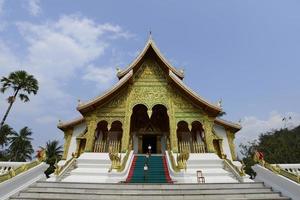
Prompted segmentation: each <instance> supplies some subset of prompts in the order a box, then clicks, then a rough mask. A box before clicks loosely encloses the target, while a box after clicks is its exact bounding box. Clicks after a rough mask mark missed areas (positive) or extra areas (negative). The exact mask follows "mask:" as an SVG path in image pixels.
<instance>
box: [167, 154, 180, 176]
mask: <svg viewBox="0 0 300 200" xmlns="http://www.w3.org/2000/svg"><path fill="white" fill-rule="evenodd" d="M168 154H169V158H170V160H171V165H172V168H173V170H174V171H175V172H180V169H179V168H178V166H177V165H176V163H175V158H174V156H173V154H172V151H170V150H168Z"/></svg>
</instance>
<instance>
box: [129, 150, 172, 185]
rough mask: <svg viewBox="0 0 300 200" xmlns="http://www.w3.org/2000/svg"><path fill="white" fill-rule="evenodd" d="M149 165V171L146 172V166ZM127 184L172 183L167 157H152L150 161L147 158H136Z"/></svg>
mask: <svg viewBox="0 0 300 200" xmlns="http://www.w3.org/2000/svg"><path fill="white" fill-rule="evenodd" d="M145 163H148V171H147V173H145V172H144V165H145ZM126 182H127V183H172V181H171V178H170V176H169V172H168V168H167V166H166V161H165V157H164V156H161V155H152V156H150V157H149V158H148V159H147V158H146V156H141V155H140V156H137V155H136V156H135V158H134V160H133V163H132V166H131V169H130V172H129V175H128V178H127V180H126Z"/></svg>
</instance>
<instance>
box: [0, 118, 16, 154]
mask: <svg viewBox="0 0 300 200" xmlns="http://www.w3.org/2000/svg"><path fill="white" fill-rule="evenodd" d="M13 132H14V130H13V129H12V128H11V127H10V126H9V125H7V124H4V125H3V126H2V127H1V128H0V146H1V148H3V147H5V146H6V145H7V144H8V141H9V136H10V135H11V134H12V133H13Z"/></svg>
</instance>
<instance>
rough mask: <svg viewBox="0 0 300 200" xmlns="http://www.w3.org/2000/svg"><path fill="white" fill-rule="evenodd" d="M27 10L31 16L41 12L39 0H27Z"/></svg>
mask: <svg viewBox="0 0 300 200" xmlns="http://www.w3.org/2000/svg"><path fill="white" fill-rule="evenodd" d="M28 11H29V13H30V14H31V15H32V16H38V15H39V14H40V13H41V12H42V9H41V6H40V0H28Z"/></svg>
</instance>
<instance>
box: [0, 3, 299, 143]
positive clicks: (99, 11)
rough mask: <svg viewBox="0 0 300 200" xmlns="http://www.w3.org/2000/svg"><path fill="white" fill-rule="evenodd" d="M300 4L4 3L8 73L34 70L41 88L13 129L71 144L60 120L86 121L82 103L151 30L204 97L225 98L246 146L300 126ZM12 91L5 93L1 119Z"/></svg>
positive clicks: (2, 53) (2, 63)
mask: <svg viewBox="0 0 300 200" xmlns="http://www.w3.org/2000/svg"><path fill="white" fill-rule="evenodd" d="M299 9H300V2H299V1H292V0H291V1H284V2H283V1H275V0H272V1H271V0H270V1H267V0H265V1H239V0H236V1H213V0H209V1H181V2H179V1H158V0H157V1H151V2H149V1H141V0H137V1H96V0H95V1H92V0H89V1H83V0H82V1H79V0H78V1H71V0H68V1H61V0H51V1H50V0H49V1H39V0H24V1H21V0H18V1H17V0H9V1H8V0H0V76H1V77H2V76H6V75H8V74H9V72H11V71H14V70H18V69H25V70H27V71H28V72H29V73H32V74H34V75H35V76H36V77H37V78H38V80H39V81H40V91H39V93H38V95H37V96H32V97H31V101H30V102H29V103H26V104H24V103H21V102H19V101H18V102H17V103H16V105H14V107H13V109H12V112H11V113H10V115H9V117H8V120H7V123H9V124H11V125H12V126H13V127H14V128H15V129H17V130H18V129H20V128H22V127H24V126H29V127H30V128H31V129H32V130H33V132H34V139H35V140H34V145H35V146H38V145H43V144H44V143H45V142H46V141H47V140H49V139H59V140H62V136H63V134H62V132H60V130H58V129H57V128H56V125H57V122H58V120H59V119H61V120H69V119H72V118H74V117H77V116H79V113H78V112H77V111H76V109H75V108H76V106H77V100H78V99H81V100H82V101H85V100H88V99H90V98H93V97H95V96H97V95H99V94H101V93H102V92H103V91H104V90H106V89H108V88H109V87H111V86H112V85H113V84H114V83H115V82H116V81H117V79H116V76H115V74H116V70H115V68H116V67H121V68H124V67H126V66H127V65H128V64H129V63H130V62H131V61H132V60H133V59H134V58H135V56H136V55H137V53H138V52H139V51H140V50H141V49H142V48H143V46H144V44H145V42H146V40H147V37H148V34H149V30H151V31H152V34H153V38H154V40H155V41H156V44H157V45H158V47H159V48H160V50H161V52H162V53H163V54H164V55H165V56H166V57H167V58H168V59H169V60H170V61H171V63H172V64H173V65H174V66H176V67H178V68H184V70H185V77H186V78H185V82H186V84H187V85H188V86H190V87H191V88H193V89H194V90H195V91H196V92H198V94H200V95H201V96H203V97H205V98H206V99H208V100H210V101H211V102H217V101H218V100H219V99H220V98H222V99H223V107H224V110H225V111H226V113H227V115H225V118H226V119H229V120H233V121H238V120H240V119H241V120H242V122H241V123H242V125H243V127H244V128H243V130H242V131H240V132H239V133H238V135H237V143H240V142H245V141H247V140H250V139H254V138H256V136H257V135H258V134H259V133H260V132H264V131H266V130H271V129H272V128H280V127H282V126H284V125H285V124H284V123H283V122H282V121H281V119H282V117H284V116H292V120H290V121H289V122H288V123H287V126H295V125H298V124H300V106H299V99H300V89H299V83H300V76H299V73H300V56H299V53H300V12H299ZM8 95H9V93H6V94H0V115H1V117H2V116H3V113H4V111H5V110H6V108H7V103H6V102H5V99H6V98H7V96H8Z"/></svg>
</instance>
